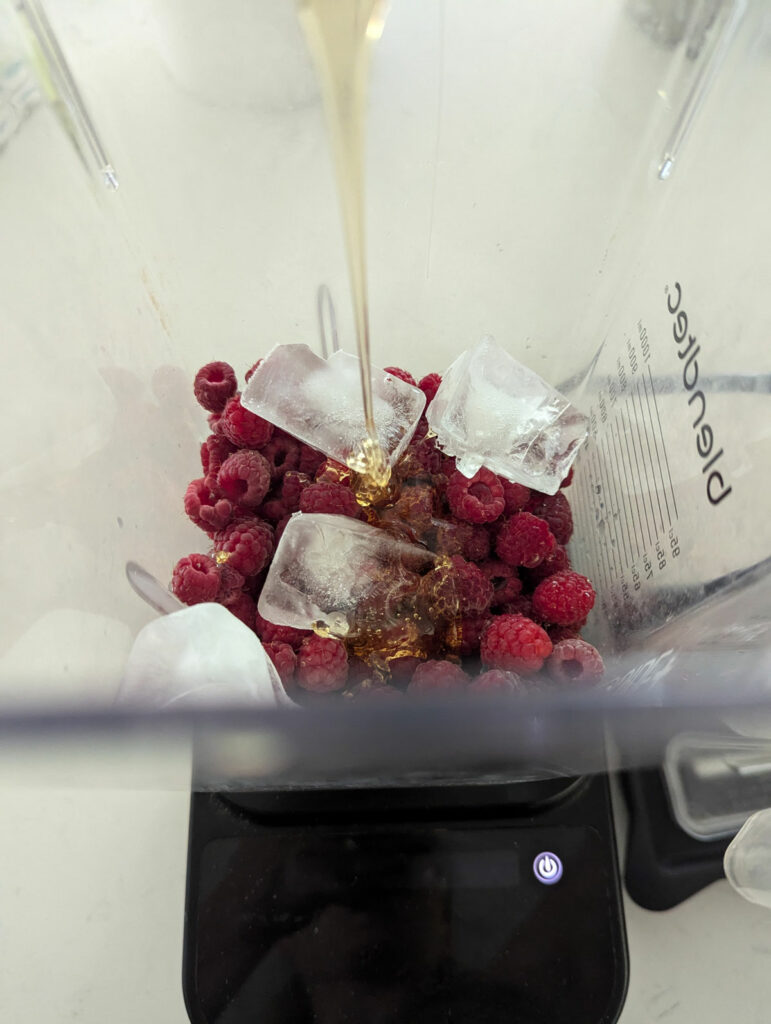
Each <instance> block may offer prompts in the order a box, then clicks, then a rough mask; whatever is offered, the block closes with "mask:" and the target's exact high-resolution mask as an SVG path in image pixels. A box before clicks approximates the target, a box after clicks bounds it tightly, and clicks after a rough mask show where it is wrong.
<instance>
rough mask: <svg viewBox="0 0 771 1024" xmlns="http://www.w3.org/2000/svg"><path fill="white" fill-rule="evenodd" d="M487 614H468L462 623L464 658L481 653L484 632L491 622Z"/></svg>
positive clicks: (461, 648) (461, 641)
mask: <svg viewBox="0 0 771 1024" xmlns="http://www.w3.org/2000/svg"><path fill="white" fill-rule="evenodd" d="M489 621H490V620H489V618H488V617H487V615H480V616H466V617H464V618H463V619H461V623H460V653H461V655H462V656H463V657H464V658H471V657H473V655H475V654H479V644H480V642H481V640H482V633H483V632H484V629H485V626H486V625H487V623H488V622H489Z"/></svg>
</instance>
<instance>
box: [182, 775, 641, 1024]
mask: <svg viewBox="0 0 771 1024" xmlns="http://www.w3.org/2000/svg"><path fill="white" fill-rule="evenodd" d="M536 865H537V866H538V870H539V872H540V874H538V873H537V872H536ZM627 978H628V965H627V952H626V936H625V932H624V921H623V911H622V901H621V890H620V882H619V877H618V866H617V861H616V851H615V838H614V832H613V822H612V818H611V807H610V798H609V793H608V784H607V779H606V778H605V777H603V776H598V777H594V778H591V779H583V780H577V781H574V782H573V783H571V784H568V785H566V784H565V782H564V781H563V780H560V781H559V782H550V783H544V784H541V783H536V784H521V785H519V786H498V787H487V786H484V787H483V786H477V787H473V786H470V787H452V788H449V787H448V788H430V789H422V790H379V791H373V790H370V791H364V790H358V791H352V792H351V791H343V790H340V791H330V790H326V791H318V792H313V791H307V790H306V791H285V792H272V793H250V794H239V795H232V796H230V795H228V794H224V793H211V794H205V793H198V794H194V795H193V797H192V803H191V816H190V842H189V859H188V877H187V907H186V915H185V961H184V982H183V984H184V993H185V1001H186V1005H187V1009H188V1013H189V1016H190V1020H191V1021H192V1022H193V1024H247V1022H249V1024H254V1022H255V1021H259V1022H260V1024H305V1022H308V1024H310V1022H315V1024H348V1022H350V1024H361V1022H362V1021H367V1024H417V1022H421V1024H439V1022H442V1024H444V1022H452V1024H472V1022H473V1024H504V1022H505V1024H510V1022H511V1021H513V1020H516V1021H517V1022H518V1024H536V1022H539V1024H540V1022H543V1024H546V1022H548V1024H575V1022H576V1021H581V1024H612V1022H614V1021H616V1020H617V1018H618V1015H619V1014H620V1012H621V1007H622V1005H623V1002H624V997H625V994H626V987H627Z"/></svg>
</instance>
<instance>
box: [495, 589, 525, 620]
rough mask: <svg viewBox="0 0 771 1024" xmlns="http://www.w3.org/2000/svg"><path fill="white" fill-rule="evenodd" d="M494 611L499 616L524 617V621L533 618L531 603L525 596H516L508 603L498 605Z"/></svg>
mask: <svg viewBox="0 0 771 1024" xmlns="http://www.w3.org/2000/svg"><path fill="white" fill-rule="evenodd" d="M495 610H496V612H498V613H500V614H501V615H524V616H525V618H526V619H532V618H533V602H532V601H531V600H530V598H529V597H528V596H527V594H518V595H517V597H513V598H512V599H511V600H510V601H506V602H505V603H504V604H501V605H498V607H497V608H496V609H495Z"/></svg>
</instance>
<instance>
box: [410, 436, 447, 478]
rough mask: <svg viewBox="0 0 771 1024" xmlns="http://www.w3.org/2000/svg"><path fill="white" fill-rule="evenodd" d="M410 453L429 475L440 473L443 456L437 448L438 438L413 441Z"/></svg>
mask: <svg viewBox="0 0 771 1024" xmlns="http://www.w3.org/2000/svg"><path fill="white" fill-rule="evenodd" d="M408 451H410V452H411V454H412V455H413V457H414V458H415V459H416V461H417V462H418V463H419V465H420V466H421V467H422V468H423V469H424V470H425V471H426V473H428V474H429V475H431V476H433V475H434V474H436V473H439V472H440V470H441V468H442V458H443V456H442V453H441V452H440V451H439V449H438V448H437V447H436V438H433V437H424V438H423V439H422V440H421V441H417V442H415V441H413V443H412V444H411V445H410V448H409V449H408Z"/></svg>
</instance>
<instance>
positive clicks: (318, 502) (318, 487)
mask: <svg viewBox="0 0 771 1024" xmlns="http://www.w3.org/2000/svg"><path fill="white" fill-rule="evenodd" d="M300 511H301V512H328V513H331V514H332V515H338V516H350V517H351V519H360V518H361V508H360V507H359V503H358V502H357V501H356V495H355V494H354V493H353V491H352V490H351V489H350V488H348V487H344V486H343V485H342V484H328V483H317V484H311V485H310V487H306V488H305V490H304V491H303V492H302V494H301V495H300Z"/></svg>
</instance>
